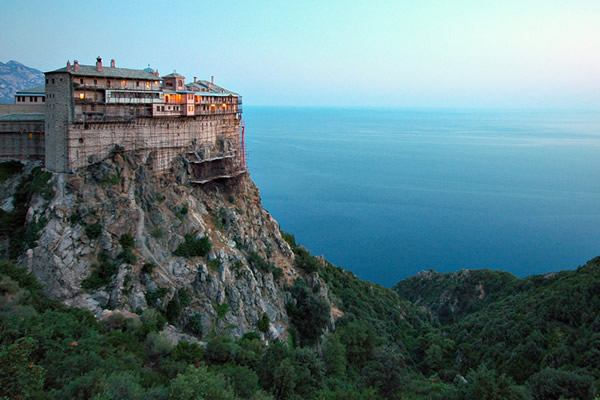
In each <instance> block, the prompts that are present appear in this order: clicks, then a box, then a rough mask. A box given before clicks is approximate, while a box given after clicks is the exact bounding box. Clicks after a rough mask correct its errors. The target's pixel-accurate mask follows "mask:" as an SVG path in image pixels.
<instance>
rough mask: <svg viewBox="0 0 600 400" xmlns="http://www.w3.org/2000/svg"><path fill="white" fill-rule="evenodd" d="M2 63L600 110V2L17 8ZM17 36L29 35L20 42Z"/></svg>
mask: <svg viewBox="0 0 600 400" xmlns="http://www.w3.org/2000/svg"><path fill="white" fill-rule="evenodd" d="M1 10H2V12H1V14H0V26H2V32H3V33H2V38H1V40H0V61H2V62H7V61H8V60H10V59H14V60H18V61H20V62H22V63H24V64H26V65H29V66H32V67H36V68H39V69H41V70H44V71H46V70H52V69H56V68H60V67H62V66H64V65H65V63H66V61H67V60H68V59H70V60H71V61H72V60H73V59H78V60H79V61H80V62H81V63H83V64H93V63H94V62H95V58H96V56H98V55H101V56H102V57H103V58H104V60H105V62H109V61H110V59H111V58H115V59H116V61H117V66H121V67H130V68H144V67H146V66H147V65H148V64H150V65H151V66H152V67H154V68H158V69H159V71H160V73H161V74H168V73H171V72H173V70H177V72H179V73H181V74H183V75H185V76H186V77H188V78H190V80H191V78H192V77H193V76H198V77H199V78H203V79H210V76H211V75H215V80H216V83H218V84H221V85H223V86H225V87H227V88H229V89H231V90H235V91H238V92H240V93H241V94H242V95H243V96H244V103H245V104H252V105H262V104H265V105H330V106H354V105H356V106H375V107H381V106H390V107H510V108H520V107H526V108H532V107H533V108H545V107H566V108H598V107H600V1H598V0H581V1H577V0H574V1H568V2H566V1H554V0H545V1H537V0H531V1H527V0H520V1H516V0H502V1H495V0H491V1H482V0H477V1H475V0H464V1H429V0H423V1H415V0H411V1H400V0H397V1H377V0H370V1H348V0H346V1H310V0H304V1H291V0H288V1H280V2H276V1H240V2H233V1H223V2H215V1H210V2H208V1H166V2H165V1H160V2H159V1H153V0H147V1H135V2H134V1H95V2H90V1H7V0H3V4H2V8H1ZM13 32H18V34H13Z"/></svg>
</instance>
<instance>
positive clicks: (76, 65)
mask: <svg viewBox="0 0 600 400" xmlns="http://www.w3.org/2000/svg"><path fill="white" fill-rule="evenodd" d="M73 71H75V72H79V61H77V60H73Z"/></svg>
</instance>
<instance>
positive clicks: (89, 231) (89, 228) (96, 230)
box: [85, 221, 102, 240]
mask: <svg viewBox="0 0 600 400" xmlns="http://www.w3.org/2000/svg"><path fill="white" fill-rule="evenodd" d="M100 233H102V225H100V222H99V221H96V222H94V223H93V224H90V225H86V227H85V234H86V235H87V237H88V238H90V239H92V240H94V239H97V238H98V236H100Z"/></svg>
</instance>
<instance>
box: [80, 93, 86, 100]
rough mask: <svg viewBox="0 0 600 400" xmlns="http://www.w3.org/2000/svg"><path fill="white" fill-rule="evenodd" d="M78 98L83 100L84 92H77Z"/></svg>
mask: <svg viewBox="0 0 600 400" xmlns="http://www.w3.org/2000/svg"><path fill="white" fill-rule="evenodd" d="M79 98H80V99H81V100H84V99H85V93H83V92H81V93H79Z"/></svg>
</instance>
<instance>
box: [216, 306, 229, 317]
mask: <svg viewBox="0 0 600 400" xmlns="http://www.w3.org/2000/svg"><path fill="white" fill-rule="evenodd" d="M228 311H229V303H223V304H219V305H217V306H216V307H215V312H216V313H217V320H222V319H223V318H224V317H225V315H226V314H227V312H228Z"/></svg>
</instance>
